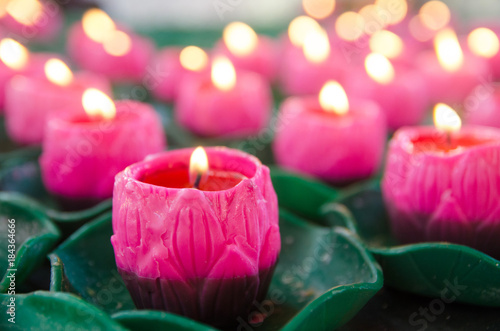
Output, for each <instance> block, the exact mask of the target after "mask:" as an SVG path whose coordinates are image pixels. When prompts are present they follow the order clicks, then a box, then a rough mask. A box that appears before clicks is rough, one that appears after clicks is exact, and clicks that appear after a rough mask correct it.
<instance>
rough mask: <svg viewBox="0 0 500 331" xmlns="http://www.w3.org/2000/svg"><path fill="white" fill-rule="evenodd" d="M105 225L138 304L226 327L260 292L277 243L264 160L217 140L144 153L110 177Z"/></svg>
mask: <svg viewBox="0 0 500 331" xmlns="http://www.w3.org/2000/svg"><path fill="white" fill-rule="evenodd" d="M207 156H208V157H207ZM190 159H191V161H190ZM200 178H201V179H200ZM196 183H198V185H196ZM113 233H114V234H113V236H112V237H111V243H112V244H113V247H114V251H115V257H116V264H117V267H118V270H119V272H120V273H121V275H122V277H123V280H124V281H125V284H126V286H127V288H128V289H129V291H130V294H131V296H132V299H133V300H134V302H135V304H136V306H137V307H138V308H145V309H160V310H166V311H169V312H172V313H176V314H181V315H185V316H187V317H189V318H193V319H196V320H199V321H202V322H204V323H208V324H212V325H215V326H217V327H228V326H234V325H235V324H237V318H238V317H241V316H248V313H249V311H250V308H251V306H252V304H254V303H255V302H261V301H262V300H263V299H264V298H265V296H266V292H267V288H268V286H269V283H270V280H271V277H272V274H273V271H274V268H275V265H276V262H277V259H278V254H279V252H280V246H281V243H280V234H279V228H278V202H277V197H276V193H275V192H274V188H273V186H272V183H271V179H270V176H269V169H268V168H267V167H266V166H264V165H262V164H261V163H260V161H259V160H258V159H257V158H255V157H253V156H251V155H249V154H246V153H243V152H241V151H238V150H234V149H229V148H225V147H213V148H207V149H206V155H204V152H203V149H200V148H199V149H197V150H195V151H193V149H181V150H174V151H169V152H164V153H161V154H158V155H154V156H151V157H148V158H146V159H145V160H144V161H142V162H139V163H136V164H133V165H131V166H129V167H127V168H126V169H125V170H124V171H122V172H121V173H120V174H118V175H117V176H116V180H115V188H114V192H113ZM228 307H230V309H228Z"/></svg>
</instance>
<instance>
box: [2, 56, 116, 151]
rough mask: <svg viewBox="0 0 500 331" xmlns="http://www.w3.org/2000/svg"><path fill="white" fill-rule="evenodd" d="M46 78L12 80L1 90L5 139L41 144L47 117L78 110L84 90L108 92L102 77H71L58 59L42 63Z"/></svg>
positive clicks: (19, 142) (83, 74)
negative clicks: (3, 104)
mask: <svg viewBox="0 0 500 331" xmlns="http://www.w3.org/2000/svg"><path fill="white" fill-rule="evenodd" d="M45 73H46V76H47V77H36V76H31V77H27V76H16V77H14V78H13V79H12V80H10V82H9V83H8V84H7V87H6V89H5V119H6V127H7V133H8V134H9V137H10V138H11V139H12V140H13V141H15V142H16V143H18V144H39V143H41V142H42V138H43V131H44V127H45V122H46V121H47V118H48V116H49V115H52V116H54V115H55V114H57V113H60V112H61V111H64V112H67V111H72V110H75V109H80V108H81V106H80V104H81V98H82V94H83V92H84V91H85V89H87V88H89V87H95V88H97V89H100V90H103V91H105V92H109V91H110V90H111V88H110V86H109V82H108V81H107V80H106V79H104V78H103V77H100V76H97V75H94V74H91V73H88V72H81V73H76V74H75V75H73V74H72V72H71V71H70V70H69V68H68V67H67V66H66V65H65V64H64V62H62V61H61V60H58V59H50V60H48V61H46V62H45Z"/></svg>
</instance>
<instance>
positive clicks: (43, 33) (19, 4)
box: [0, 0, 64, 42]
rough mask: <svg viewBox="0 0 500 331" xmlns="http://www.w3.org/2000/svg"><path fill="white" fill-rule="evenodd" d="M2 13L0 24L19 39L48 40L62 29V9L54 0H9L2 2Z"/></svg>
mask: <svg viewBox="0 0 500 331" xmlns="http://www.w3.org/2000/svg"><path fill="white" fill-rule="evenodd" d="M2 6H3V7H5V8H2V9H3V10H5V13H4V15H3V16H2V17H1V18H0V24H1V25H2V26H4V27H5V28H6V29H7V30H9V31H10V32H11V33H12V34H15V35H17V36H18V37H19V39H23V40H36V41H44V42H46V41H50V40H52V39H55V37H56V36H57V35H58V34H59V32H60V31H61V29H62V26H63V23H64V22H63V21H64V18H63V16H62V9H61V7H59V5H57V4H56V3H55V2H54V1H39V0H32V1H23V0H11V1H8V4H5V3H4V4H2Z"/></svg>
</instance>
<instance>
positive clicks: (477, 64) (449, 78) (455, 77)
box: [416, 50, 491, 104]
mask: <svg viewBox="0 0 500 331" xmlns="http://www.w3.org/2000/svg"><path fill="white" fill-rule="evenodd" d="M416 66H417V68H418V69H419V70H420V71H421V72H422V73H423V75H424V77H425V79H426V83H427V86H428V90H429V93H430V94H429V95H430V99H431V102H432V103H438V102H444V103H448V104H456V103H462V102H463V101H464V99H465V98H466V97H467V96H468V95H469V93H470V92H471V91H472V90H473V89H474V88H475V87H476V86H477V85H480V84H486V83H488V82H489V81H490V80H491V74H489V68H488V65H487V63H486V61H485V60H484V59H480V58H477V57H475V56H472V55H471V54H469V53H466V52H464V64H463V66H462V68H461V69H459V70H458V71H456V72H451V73H450V72H448V71H446V70H444V69H443V68H442V67H441V65H440V64H439V62H438V59H437V56H436V53H435V52H434V51H433V50H432V51H430V50H429V51H427V52H422V53H421V54H420V55H419V56H418V57H417V59H416Z"/></svg>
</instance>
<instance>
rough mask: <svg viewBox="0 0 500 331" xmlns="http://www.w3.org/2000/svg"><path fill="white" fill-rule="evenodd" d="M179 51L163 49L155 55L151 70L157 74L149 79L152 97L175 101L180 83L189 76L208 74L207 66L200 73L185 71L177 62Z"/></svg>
mask: <svg viewBox="0 0 500 331" xmlns="http://www.w3.org/2000/svg"><path fill="white" fill-rule="evenodd" d="M180 52H181V49H179V48H165V49H163V50H161V51H160V52H159V53H158V54H156V56H155V59H154V60H153V65H152V67H153V70H154V71H155V72H157V73H158V75H156V77H151V79H150V86H151V91H152V93H153V94H154V96H155V97H156V98H158V99H160V100H162V101H172V100H175V99H177V95H178V93H179V86H180V85H181V81H183V80H184V79H185V78H186V77H189V76H199V75H202V74H206V73H207V72H209V66H207V68H206V69H204V70H201V72H196V71H191V70H188V69H185V68H184V67H183V66H182V65H181V62H180V60H179V55H180Z"/></svg>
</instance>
